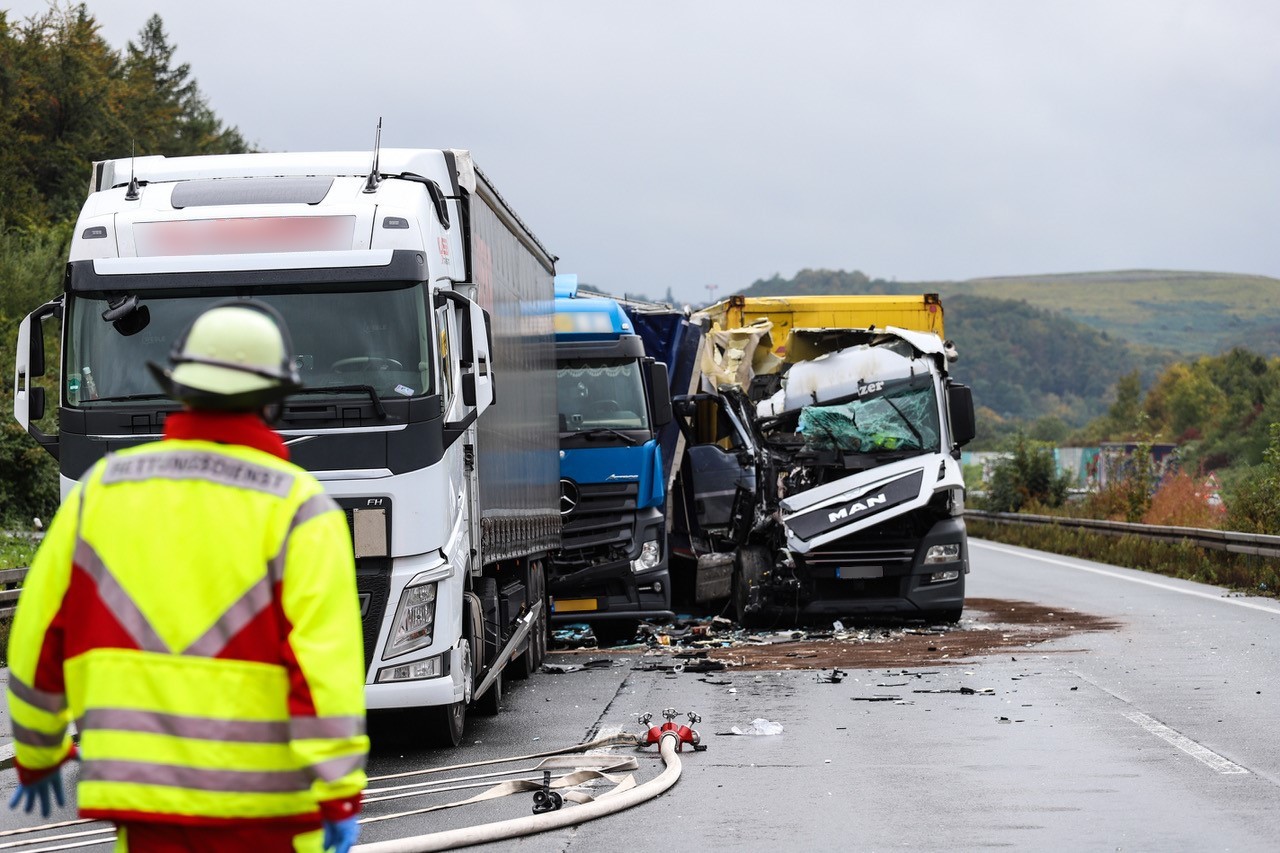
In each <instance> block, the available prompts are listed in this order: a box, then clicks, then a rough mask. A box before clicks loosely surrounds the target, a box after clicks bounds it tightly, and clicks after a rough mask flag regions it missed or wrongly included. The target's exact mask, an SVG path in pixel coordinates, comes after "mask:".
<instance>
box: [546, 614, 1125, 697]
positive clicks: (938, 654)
mask: <svg viewBox="0 0 1280 853" xmlns="http://www.w3.org/2000/svg"><path fill="white" fill-rule="evenodd" d="M966 607H967V609H966V611H965V615H964V618H963V619H962V620H961V621H960V622H959V623H958V624H956V625H920V624H918V623H917V624H914V625H913V624H909V623H899V624H894V625H888V624H874V625H851V624H847V623H846V622H844V621H841V620H836V621H834V622H832V623H829V624H827V625H822V626H817V627H814V628H811V629H794V628H793V629H786V630H780V631H769V630H764V631H748V630H744V629H742V628H741V627H739V626H738V625H737V624H735V623H734V622H732V621H730V620H728V619H725V618H724V617H722V616H712V617H693V616H687V615H684V616H677V617H676V619H675V620H674V621H672V622H671V623H670V624H666V625H655V624H651V623H648V622H641V623H639V626H638V629H637V631H636V634H635V636H634V639H631V640H629V641H627V642H625V643H623V644H622V645H617V646H613V647H609V648H601V649H599V650H598V651H596V652H595V653H597V654H598V653H606V654H608V653H616V652H624V651H642V652H643V653H644V658H645V659H644V660H643V661H642V663H641V664H640V666H639V667H638V668H640V669H654V668H660V669H663V670H664V671H666V672H669V673H676V674H679V673H686V672H689V673H706V672H715V671H720V670H723V669H726V668H729V669H742V670H795V669H809V670H818V671H832V670H836V669H839V670H853V669H880V668H884V669H888V670H892V669H893V668H894V667H904V666H905V667H914V666H920V665H921V664H924V666H926V667H927V666H930V665H932V666H934V667H938V666H942V667H947V666H951V665H953V664H955V663H963V662H964V661H965V660H966V659H972V658H973V657H975V656H979V655H989V654H999V653H1007V652H1008V651H1009V650H1010V649H1014V650H1018V649H1028V648H1033V647H1035V646H1038V645H1040V644H1042V643H1045V642H1047V641H1050V640H1057V639H1061V638H1063V637H1068V636H1073V635H1076V634H1080V633H1084V632H1088V631H1105V630H1112V629H1114V628H1116V627H1118V626H1117V624H1116V623H1115V622H1112V621H1109V620H1106V619H1103V618H1100V617H1096V616H1091V615H1089V614H1084V613H1078V612H1074V611H1068V610H1065V609H1064V608H1061V607H1045V606H1043V605H1038V604H1033V603H1030V602H1023V601H1009V600H1002V599H983V598H977V599H969V601H968V602H967V604H966ZM595 643H596V637H595V635H594V633H592V632H591V630H590V626H589V625H586V624H585V623H575V624H572V625H565V626H562V627H561V628H559V629H557V630H556V631H555V632H554V645H556V646H557V647H563V649H564V650H566V651H569V652H570V653H581V650H583V649H592V650H593V651H595V648H594V644H595ZM650 656H653V657H654V658H657V659H658V660H661V659H662V658H664V657H666V658H667V662H663V663H657V662H656V661H655V660H651V659H649V658H650ZM678 664H679V665H682V666H681V668H680V669H677V668H676V667H677V665H678ZM937 671H938V670H936V669H934V670H914V669H912V670H907V669H903V670H901V671H900V672H894V671H890V672H887V673H886V674H887V675H888V676H889V678H890V679H891V680H892V681H897V680H899V679H901V678H912V677H914V678H920V677H921V676H922V675H927V674H934V673H936V672H937ZM831 683H838V682H834V681H833V682H831ZM884 686H901V685H897V684H889V683H886V684H885V685H884Z"/></svg>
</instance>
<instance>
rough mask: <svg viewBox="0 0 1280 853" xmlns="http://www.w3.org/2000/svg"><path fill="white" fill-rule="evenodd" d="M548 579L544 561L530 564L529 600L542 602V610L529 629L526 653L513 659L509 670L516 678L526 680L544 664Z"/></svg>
mask: <svg viewBox="0 0 1280 853" xmlns="http://www.w3.org/2000/svg"><path fill="white" fill-rule="evenodd" d="M545 592H546V580H545V579H544V578H543V575H542V563H541V562H537V561H535V562H534V563H533V564H532V565H530V566H529V601H530V602H538V601H541V602H542V612H541V613H540V614H539V616H538V619H537V621H535V622H534V623H533V627H531V628H530V629H529V646H528V648H526V649H525V650H524V654H522V655H520V656H519V657H518V658H516V659H515V660H513V661H511V665H510V667H509V668H508V669H507V672H510V673H511V674H512V675H513V676H515V677H516V678H519V679H521V680H524V679H526V678H528V677H529V676H530V675H532V674H533V673H535V672H537V671H538V668H539V667H541V666H542V659H543V658H544V657H546V653H547V601H546V595H545Z"/></svg>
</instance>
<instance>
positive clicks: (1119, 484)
mask: <svg viewBox="0 0 1280 853" xmlns="http://www.w3.org/2000/svg"><path fill="white" fill-rule="evenodd" d="M1099 464H1104V465H1106V466H1107V471H1106V474H1107V476H1106V478H1105V479H1106V485H1105V486H1103V487H1101V488H1099V489H1098V490H1097V491H1095V492H1091V493H1090V494H1089V495H1088V496H1087V497H1086V498H1085V499H1084V503H1083V504H1082V513H1081V514H1082V515H1084V516H1085V517H1086V518H1102V519H1106V520H1108V521H1128V522H1131V523H1135V524H1136V523H1138V522H1140V521H1142V519H1143V517H1144V516H1145V515H1146V514H1147V511H1148V510H1149V509H1150V508H1151V500H1152V495H1153V494H1154V492H1155V491H1156V484H1157V483H1158V482H1159V476H1158V473H1157V471H1156V468H1155V463H1154V462H1153V461H1152V458H1151V444H1150V443H1149V442H1146V441H1144V442H1142V443H1140V444H1139V445H1138V446H1137V448H1136V449H1135V450H1134V451H1133V452H1132V453H1129V454H1126V455H1124V456H1121V457H1117V458H1113V459H1110V460H1102V461H1100V463H1099Z"/></svg>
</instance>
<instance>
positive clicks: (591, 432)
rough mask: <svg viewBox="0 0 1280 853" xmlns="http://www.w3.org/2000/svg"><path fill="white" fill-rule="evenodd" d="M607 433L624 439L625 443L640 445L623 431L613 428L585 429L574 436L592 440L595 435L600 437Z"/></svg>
mask: <svg viewBox="0 0 1280 853" xmlns="http://www.w3.org/2000/svg"><path fill="white" fill-rule="evenodd" d="M606 432H607V433H609V434H610V435H616V436H617V437H618V438H620V439H622V440H623V441H625V442H626V443H627V444H637V443H638V442H637V441H636V440H635V439H634V438H632V437H631V436H629V435H627V434H626V433H625V432H621V431H619V430H616V429H614V428H613V427H606V426H601V427H592V428H591V429H584V430H583V431H582V432H576V433H574V435H580V436H582V437H583V438H588V439H589V438H591V437H592V436H593V435H600V434H601V433H606Z"/></svg>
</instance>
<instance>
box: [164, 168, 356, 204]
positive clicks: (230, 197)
mask: <svg viewBox="0 0 1280 853" xmlns="http://www.w3.org/2000/svg"><path fill="white" fill-rule="evenodd" d="M332 186H333V178H328V177H318V176H313V177H300V178H212V179H205V180H197V181H183V182H182V183H180V184H177V185H175V186H174V188H173V195H171V196H170V198H169V203H170V204H172V205H173V207H174V208H175V209H178V210H181V209H183V208H187V207H213V206H220V205H228V204H319V203H320V202H322V201H324V197H325V196H326V195H328V194H329V188H330V187H332Z"/></svg>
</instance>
